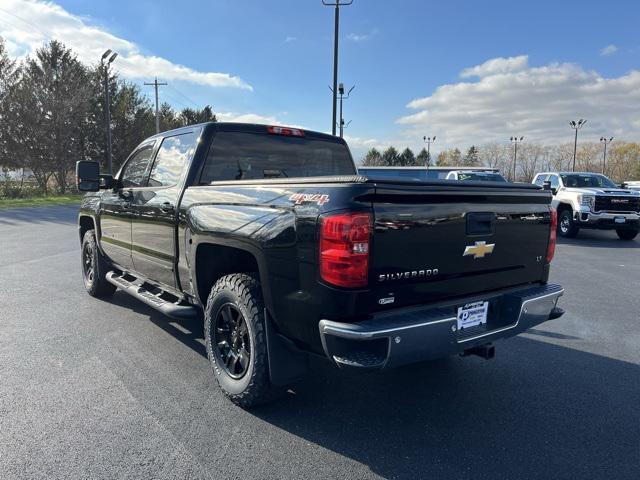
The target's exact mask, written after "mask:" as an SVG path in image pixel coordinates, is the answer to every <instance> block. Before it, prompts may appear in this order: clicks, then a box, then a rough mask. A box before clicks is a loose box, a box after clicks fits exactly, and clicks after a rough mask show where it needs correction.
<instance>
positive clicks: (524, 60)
mask: <svg viewBox="0 0 640 480" xmlns="http://www.w3.org/2000/svg"><path fill="white" fill-rule="evenodd" d="M528 67H529V57H527V55H520V56H518V57H509V58H494V59H492V60H487V61H486V62H484V63H483V64H481V65H476V66H475V67H471V68H465V69H464V70H462V73H460V76H461V77H462V78H468V77H479V78H482V77H487V76H489V75H499V74H503V73H504V74H506V73H514V72H520V71H522V70H526V69H527V68H528Z"/></svg>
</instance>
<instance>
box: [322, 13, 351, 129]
mask: <svg viewBox="0 0 640 480" xmlns="http://www.w3.org/2000/svg"><path fill="white" fill-rule="evenodd" d="M352 3H353V0H342V1H341V0H336V1H335V3H333V2H327V1H326V0H322V4H323V5H326V6H330V7H336V9H335V20H334V21H335V24H334V30H333V89H332V91H333V121H332V122H331V134H332V135H335V134H336V124H337V121H336V110H337V106H338V98H337V94H338V32H339V27H340V7H341V6H342V7H344V6H347V5H351V4H352Z"/></svg>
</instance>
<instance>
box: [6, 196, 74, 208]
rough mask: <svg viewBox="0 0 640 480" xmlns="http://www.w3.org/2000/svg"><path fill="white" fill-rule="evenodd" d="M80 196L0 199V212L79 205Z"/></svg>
mask: <svg viewBox="0 0 640 480" xmlns="http://www.w3.org/2000/svg"><path fill="white" fill-rule="evenodd" d="M81 199H82V196H81V195H49V196H46V197H27V198H0V210H4V209H7V208H20V207H46V206H50V205H69V204H74V203H80V200H81Z"/></svg>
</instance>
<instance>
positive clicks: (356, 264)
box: [320, 213, 371, 288]
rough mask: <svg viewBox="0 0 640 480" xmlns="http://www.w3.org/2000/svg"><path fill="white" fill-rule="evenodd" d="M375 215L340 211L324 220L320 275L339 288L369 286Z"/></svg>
mask: <svg viewBox="0 0 640 480" xmlns="http://www.w3.org/2000/svg"><path fill="white" fill-rule="evenodd" d="M370 241H371V215H369V214H368V213H340V214H337V215H328V216H324V217H321V219H320V277H321V278H322V280H324V281H325V282H327V283H330V284H331V285H336V286H338V287H351V288H354V287H365V286H366V285H367V283H368V279H369V246H370Z"/></svg>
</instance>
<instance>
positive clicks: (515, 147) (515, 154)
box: [509, 137, 524, 182]
mask: <svg viewBox="0 0 640 480" xmlns="http://www.w3.org/2000/svg"><path fill="white" fill-rule="evenodd" d="M509 140H511V143H513V177H512V179H513V181H514V182H515V181H516V161H517V160H518V143H522V141H523V140H524V137H520V138H518V137H511V138H509Z"/></svg>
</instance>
